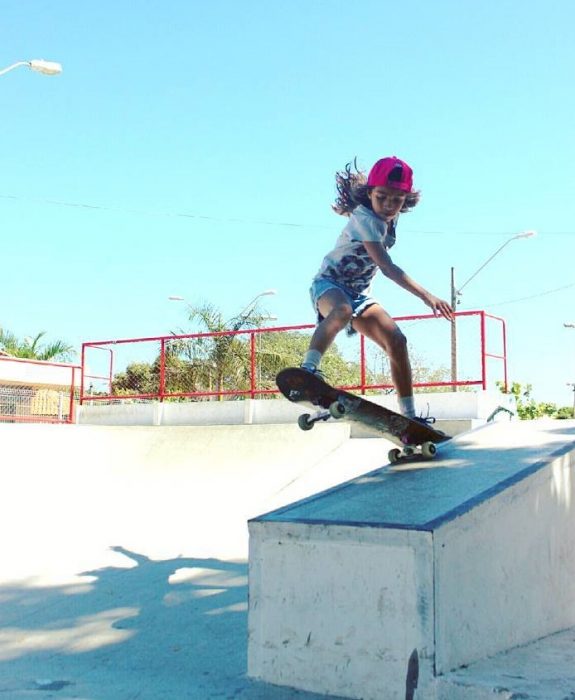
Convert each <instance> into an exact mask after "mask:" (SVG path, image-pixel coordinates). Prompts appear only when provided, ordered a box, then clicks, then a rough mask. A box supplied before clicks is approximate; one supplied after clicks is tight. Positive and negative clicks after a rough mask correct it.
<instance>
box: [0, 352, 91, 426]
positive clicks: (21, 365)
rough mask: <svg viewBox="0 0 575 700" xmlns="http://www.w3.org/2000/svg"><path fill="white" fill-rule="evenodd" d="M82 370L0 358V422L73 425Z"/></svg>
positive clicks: (45, 363) (47, 363)
mask: <svg viewBox="0 0 575 700" xmlns="http://www.w3.org/2000/svg"><path fill="white" fill-rule="evenodd" d="M81 371H82V367H81V366H80V365H72V364H69V363H64V362H47V361H43V360H28V359H22V358H17V357H9V356H0V422H10V423H73V422H74V420H75V416H74V406H75V401H76V398H77V397H76V393H80V391H79V389H80V387H79V386H78V384H79V379H80V376H81Z"/></svg>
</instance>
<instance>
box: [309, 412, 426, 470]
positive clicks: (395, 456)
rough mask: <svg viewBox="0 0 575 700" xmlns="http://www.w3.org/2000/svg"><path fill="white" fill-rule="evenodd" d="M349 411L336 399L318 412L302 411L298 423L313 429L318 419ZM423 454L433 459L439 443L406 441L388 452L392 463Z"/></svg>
mask: <svg viewBox="0 0 575 700" xmlns="http://www.w3.org/2000/svg"><path fill="white" fill-rule="evenodd" d="M346 413H347V410H346V407H345V405H344V404H343V403H340V402H339V401H334V402H333V403H331V404H330V405H329V407H328V408H324V409H322V410H321V411H317V412H316V413H313V414H311V413H302V414H301V416H299V418H298V421H297V424H298V426H299V427H300V428H301V429H302V430H311V429H312V428H313V426H314V425H315V424H316V423H317V422H318V421H326V420H329V419H330V418H335V419H336V420H339V419H340V418H343V417H344V416H345V414H346ZM418 454H419V455H421V456H422V457H425V458H426V459H433V458H434V457H435V455H436V454H437V445H436V444H435V443H434V442H431V441H429V440H428V441H426V442H423V443H422V444H421V445H411V444H408V443H406V444H405V445H403V447H394V448H392V449H391V450H389V452H388V453H387V458H388V459H389V461H390V463H391V464H395V463H396V462H399V461H400V460H401V459H405V458H409V457H415V456H416V455H418Z"/></svg>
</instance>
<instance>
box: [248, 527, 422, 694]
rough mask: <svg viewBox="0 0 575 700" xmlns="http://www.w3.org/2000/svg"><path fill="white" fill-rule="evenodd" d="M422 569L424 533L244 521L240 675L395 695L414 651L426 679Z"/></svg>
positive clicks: (332, 690)
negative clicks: (244, 638) (244, 645)
mask: <svg viewBox="0 0 575 700" xmlns="http://www.w3.org/2000/svg"><path fill="white" fill-rule="evenodd" d="M432 570H433V545H432V538H431V534H430V533H424V532H409V531H401V530H383V529H367V528H353V527H331V528H327V527H325V526H315V525H310V526H302V527H301V528H298V529H297V531H294V529H293V528H292V527H290V525H289V524H286V523H266V524H263V523H258V522H252V523H250V581H253V582H255V585H250V598H249V631H248V634H249V639H250V644H249V655H248V673H249V675H251V676H253V677H255V678H261V679H264V680H268V681H271V682H273V683H277V684H280V685H283V684H285V685H289V686H293V687H297V688H299V689H303V690H308V691H312V692H316V693H324V694H334V695H338V696H342V695H343V696H345V697H348V696H349V697H352V698H362V699H363V700H381V699H382V698H385V699H386V700H405V698H406V694H405V689H406V678H407V676H408V674H409V673H410V668H411V667H413V665H414V657H415V659H416V661H415V663H416V664H417V665H418V667H419V671H418V675H419V685H420V687H425V686H426V685H428V684H429V683H430V682H431V680H432V678H433V634H434V631H433V576H432ZM411 672H412V673H413V671H411ZM422 697H428V696H426V695H423V696H422Z"/></svg>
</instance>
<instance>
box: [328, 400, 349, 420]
mask: <svg viewBox="0 0 575 700" xmlns="http://www.w3.org/2000/svg"><path fill="white" fill-rule="evenodd" d="M329 412H330V415H331V416H332V418H343V416H345V406H343V405H342V404H340V403H339V401H334V402H333V403H332V404H330V405H329Z"/></svg>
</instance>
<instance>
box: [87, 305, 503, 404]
mask: <svg viewBox="0 0 575 700" xmlns="http://www.w3.org/2000/svg"><path fill="white" fill-rule="evenodd" d="M395 320H396V321H397V323H398V324H399V326H400V327H401V328H402V330H404V332H405V333H406V335H407V337H408V340H409V343H410V353H411V357H412V365H413V374H414V387H415V388H416V389H418V390H420V391H426V390H436V391H437V390H444V391H447V390H450V389H454V388H459V387H460V388H473V387H476V388H482V389H486V388H487V387H488V373H489V379H492V377H493V376H496V377H497V378H498V379H499V380H501V382H502V383H503V384H504V385H505V387H506V386H507V348H506V330H505V321H504V320H503V319H501V318H498V317H496V316H491V315H490V314H486V313H485V312H484V311H465V312H458V313H457V314H456V315H455V320H454V322H453V324H452V323H448V322H446V321H445V320H444V319H439V318H436V317H435V316H433V315H431V314H426V315H417V316H402V317H397V318H396V319H395ZM454 324H456V329H457V338H458V340H457V343H458V345H457V359H458V362H457V370H456V372H457V374H456V375H454V370H453V363H452V354H453V340H454V336H455V333H454ZM313 329H314V326H313V325H312V324H307V325H299V326H283V327H279V328H253V329H244V330H237V331H221V332H215V333H191V334H186V335H170V336H155V337H148V338H129V339H122V340H104V341H91V342H86V343H83V345H82V362H81V365H82V381H81V393H80V402H81V403H97V402H106V403H118V402H126V401H130V402H147V401H184V400H195V401H206V400H223V399H241V398H274V397H276V396H277V395H278V390H277V387H276V385H275V376H276V374H277V372H278V371H279V370H280V369H282V368H284V367H288V366H293V365H296V366H297V365H299V363H300V361H301V358H302V357H303V354H304V352H305V350H306V349H307V346H308V343H309V339H310V335H311V333H312V331H313ZM488 336H489V343H488ZM450 366H451V370H450ZM494 366H495V369H494ZM322 368H324V369H325V370H326V373H327V376H328V377H331V376H337V377H338V378H339V379H340V382H339V386H340V387H341V388H346V389H350V390H352V391H358V392H361V393H364V394H365V393H369V392H370V391H373V390H384V391H385V390H392V389H393V384H392V382H391V377H390V372H389V362H388V359H387V356H386V355H385V353H384V352H383V351H382V350H380V349H379V348H378V347H376V346H375V345H373V344H372V343H370V342H369V341H366V340H365V339H364V338H363V337H362V336H360V335H357V334H356V335H355V336H352V337H346V336H345V334H343V333H342V334H340V336H338V338H337V343H336V344H334V346H333V347H332V348H331V349H330V351H328V353H327V354H326V356H325V358H324V360H323V364H322Z"/></svg>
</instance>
